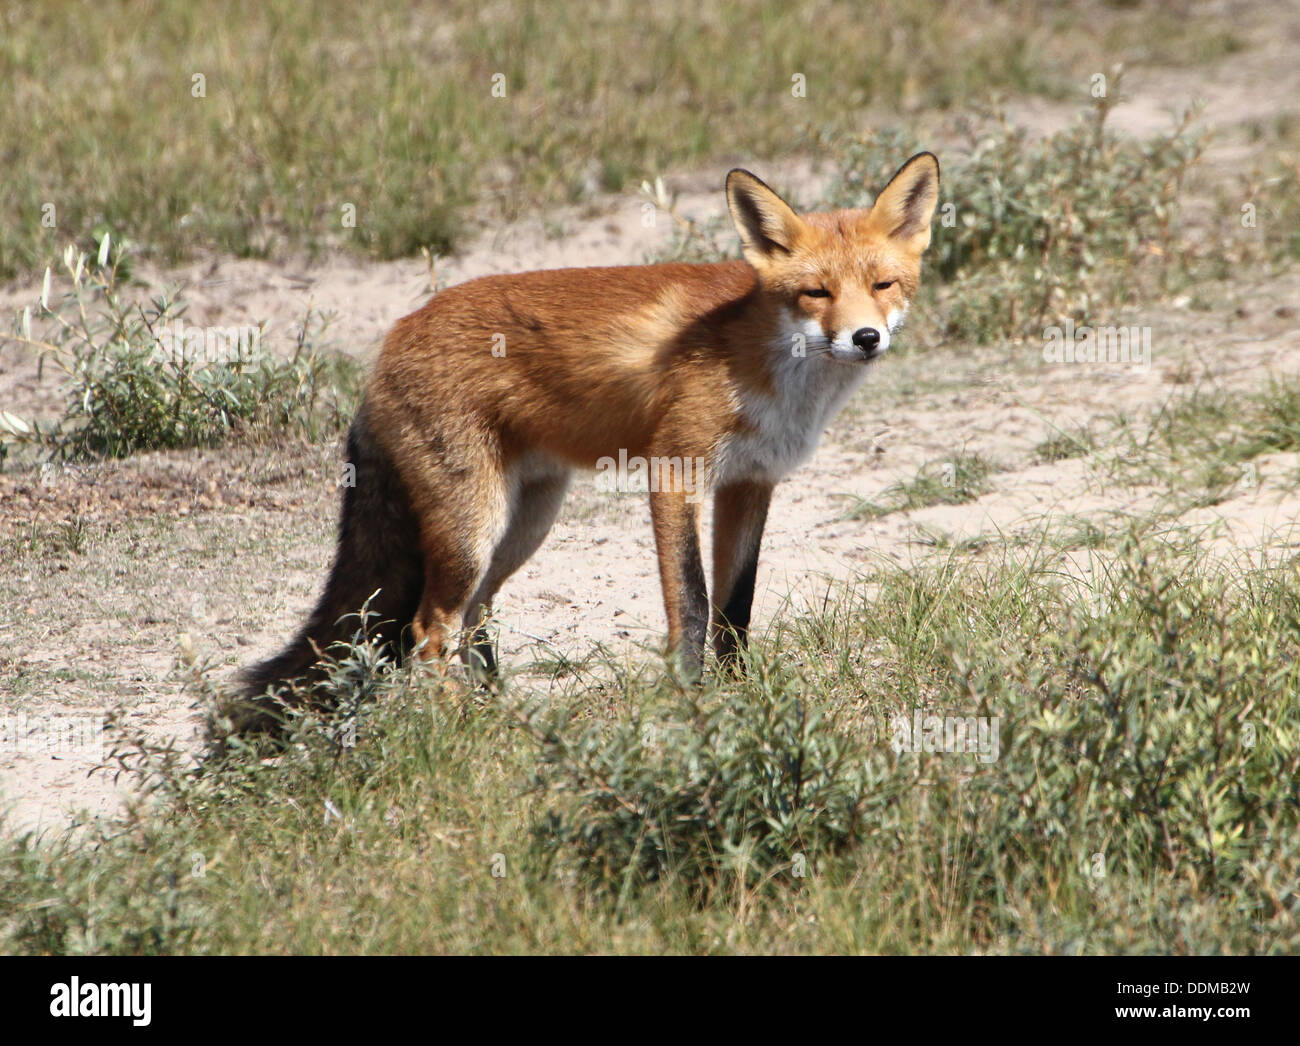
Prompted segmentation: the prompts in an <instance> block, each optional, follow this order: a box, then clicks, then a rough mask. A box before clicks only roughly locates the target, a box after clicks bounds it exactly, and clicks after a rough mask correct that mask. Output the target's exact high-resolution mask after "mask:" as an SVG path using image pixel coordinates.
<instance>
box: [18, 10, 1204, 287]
mask: <svg viewBox="0 0 1300 1046" xmlns="http://www.w3.org/2000/svg"><path fill="white" fill-rule="evenodd" d="M3 16H4V24H5V32H4V34H3V35H2V36H0V82H3V83H5V84H6V87H7V90H6V95H7V99H8V102H9V106H8V108H9V111H10V112H11V113H13V114H17V113H21V114H22V117H21V119H19V118H16V117H11V118H9V119H6V120H3V121H0V155H2V156H4V157H5V178H4V180H3V190H0V191H2V192H3V197H2V198H0V204H2V208H0V209H3V212H4V213H5V215H6V218H7V220H6V221H5V222H3V223H0V276H6V275H12V274H15V273H21V272H32V271H37V272H38V271H39V270H40V268H41V267H43V266H44V265H45V264H46V263H47V262H48V261H49V260H50V258H51V257H52V255H53V254H54V252H55V251H56V250H58V249H60V248H61V245H62V244H63V243H64V242H67V241H68V240H70V239H71V240H75V241H77V242H78V243H80V244H81V246H82V247H83V248H87V249H89V248H90V246H91V245H92V243H93V242H94V241H95V240H97V239H98V237H99V236H101V235H102V233H103V232H105V231H109V232H112V233H113V234H114V236H115V237H116V238H117V239H126V240H130V241H134V242H135V243H136V244H137V245H139V246H140V248H141V249H142V250H143V251H144V252H145V253H146V254H147V255H148V256H149V257H153V258H156V259H158V260H161V261H164V262H170V261H173V260H176V259H178V258H180V257H183V256H185V255H187V254H189V253H191V252H193V251H194V250H196V249H200V248H208V247H216V248H218V249H220V250H225V251H232V252H234V253H236V254H241V255H266V254H269V253H273V252H277V251H280V250H283V249H285V248H306V249H308V250H317V249H322V248H326V247H330V246H333V245H342V246H345V247H349V248H354V249H357V250H360V251H364V252H368V253H371V254H375V255H379V256H383V257H391V256H405V255H410V254H414V253H416V252H417V251H418V250H419V248H421V247H423V246H429V247H432V248H434V249H437V250H445V249H446V248H447V247H449V246H450V245H452V244H453V243H454V242H455V241H456V240H457V239H458V237H460V236H461V234H462V233H463V232H464V230H465V229H466V228H467V226H471V225H473V224H474V223H475V222H476V221H478V220H480V219H483V218H486V219H488V220H498V219H500V218H512V217H514V216H516V215H518V214H519V213H521V212H522V211H524V210H527V209H531V208H534V207H536V206H539V205H542V204H554V203H557V202H576V201H581V200H583V199H585V198H587V197H589V196H590V195H591V194H592V193H593V192H595V191H599V190H620V189H623V188H625V187H627V186H629V185H636V184H639V182H640V180H641V179H643V178H646V177H653V176H654V175H655V174H657V173H660V172H662V171H667V170H669V169H671V168H675V167H678V166H681V165H688V164H689V165H699V164H701V163H702V162H704V161H716V160H718V159H720V158H728V159H734V158H763V159H769V158H771V157H773V156H776V155H781V154H789V153H791V152H794V151H797V150H799V149H800V148H802V147H804V146H807V145H809V144H811V143H812V142H813V141H814V140H815V138H816V135H817V134H820V133H822V132H827V131H829V132H845V131H847V132H857V131H859V130H860V129H861V127H862V125H863V123H864V115H863V114H864V112H865V111H867V110H868V109H869V108H872V109H890V108H893V109H898V108H899V107H900V106H903V105H906V106H909V107H910V106H915V105H918V104H920V105H927V106H932V107H933V106H938V107H943V106H950V105H966V104H969V103H970V102H971V101H972V100H973V99H976V98H978V97H980V96H982V95H984V94H987V93H988V92H989V91H993V90H1010V91H1015V92H1020V93H1023V92H1027V91H1028V92H1034V91H1051V92H1057V93H1059V92H1061V91H1064V90H1066V89H1068V88H1075V87H1076V86H1077V75H1078V74H1077V70H1078V69H1080V68H1089V69H1091V68H1102V67H1103V66H1104V65H1105V64H1106V63H1108V62H1113V61H1116V60H1122V59H1123V58H1124V57H1125V55H1126V54H1128V53H1129V52H1135V48H1136V46H1137V45H1136V44H1135V41H1136V40H1139V39H1142V37H1143V28H1144V27H1145V26H1146V25H1147V24H1148V23H1150V22H1152V20H1158V19H1159V18H1160V17H1161V16H1160V15H1159V14H1158V13H1156V12H1154V11H1153V10H1152V9H1150V8H1148V7H1146V6H1145V5H1144V6H1143V7H1142V8H1139V9H1138V10H1136V11H1129V12H1107V14H1106V17H1105V18H1104V20H1103V24H1102V25H1101V26H1098V24H1097V20H1096V19H1095V18H1094V16H1093V15H1092V14H1091V13H1089V12H1086V11H1083V10H1073V9H1065V10H1055V11H1053V12H1052V13H1051V15H1050V18H1047V19H1043V18H1042V17H1041V16H1042V12H1041V11H1040V10H1039V6H1038V5H1036V4H1032V3H1027V2H1023V0H1021V2H1017V3H1011V4H995V3H987V2H981V3H978V4H976V5H975V7H973V8H972V6H971V5H970V4H965V3H957V2H954V0H924V2H919V3H913V4H910V5H908V6H907V7H906V8H905V9H899V8H897V7H896V6H894V5H888V4H878V3H872V4H868V5H866V6H865V7H863V6H861V5H841V4H833V3H813V4H801V5H798V6H797V7H795V6H790V5H786V4H777V3H751V2H742V0H712V2H709V3H706V4H703V5H701V4H699V3H686V2H683V0H671V2H664V3H659V4H655V5H652V6H651V7H648V8H644V9H641V8H639V9H637V11H636V12H635V14H632V13H631V12H621V11H612V10H609V9H606V8H603V7H598V8H592V7H591V6H590V5H580V4H567V3H542V2H540V0H536V2H530V0H515V2H510V3H505V4H498V5H488V6H485V5H483V4H481V3H478V2H468V0H453V2H448V3H444V4H439V5H437V7H436V8H428V7H425V6H421V5H416V4H411V3H409V2H402V0H376V2H375V3H371V4H368V5H367V6H366V8H365V10H364V11H358V10H357V8H356V7H355V6H354V5H351V4H347V3H342V2H339V0H311V2H307V3H296V2H291V0H274V2H271V3H254V2H240V3H236V4H233V5H232V4H216V3H212V2H209V0H204V2H200V3H195V4H191V3H182V2H179V0H153V2H149V3H140V4H133V5H130V6H128V7H122V6H104V5H93V4H92V5H89V6H87V5H84V4H73V3H71V2H68V0H56V2H52V3H47V4H42V5H40V6H39V7H38V8H37V9H30V8H29V6H27V5H16V4H12V3H6V4H5V5H4V10H3ZM1166 20H1167V19H1166ZM883 25H887V26H888V31H881V30H880V28H879V27H880V26H883ZM864 26H874V27H877V28H875V29H873V30H872V31H864V29H863V27H864ZM1085 26H1086V27H1087V29H1088V31H1087V32H1082V31H1080V30H1081V29H1082V28H1083V27H1085ZM1180 28H1181V30H1182V31H1181V32H1179V33H1176V34H1167V35H1166V37H1165V39H1166V40H1168V41H1170V47H1169V49H1170V51H1171V54H1169V55H1166V56H1164V57H1165V58H1168V59H1173V58H1175V57H1176V56H1177V54H1182V53H1191V51H1190V49H1191V48H1193V47H1195V46H1196V45H1197V41H1200V40H1202V39H1204V38H1205V37H1206V33H1207V32H1209V31H1210V29H1213V28H1214V27H1206V28H1202V27H1201V26H1200V25H1199V23H1196V22H1195V21H1194V20H1184V24H1182V25H1181V26H1180ZM1098 30H1100V31H1098ZM1215 31H1216V32H1217V30H1215ZM828 40H852V41H853V46H852V47H844V46H833V47H828V46H826V41H828ZM1053 70H1057V71H1053ZM498 73H499V74H502V75H503V76H504V81H503V82H504V86H505V96H504V97H498V96H495V95H494V94H493V77H494V76H495V75H496V74H498ZM795 74H802V75H804V76H805V77H806V97H802V98H800V97H795V96H794V95H793V93H792V77H793V76H794V75H795ZM196 76H202V77H204V78H205V80H204V81H203V83H202V87H203V93H202V96H201V97H196V91H197V87H196V82H195V80H194V78H195V77H196ZM47 204H48V205H53V208H54V210H53V212H52V217H53V221H54V224H53V227H47V226H46V225H45V224H44V222H43V219H45V218H46V217H47V216H49V215H50V212H49V211H48V210H47V209H46V205H47ZM348 204H351V205H353V206H355V208H356V214H355V219H356V220H355V225H354V226H345V224H344V222H343V216H344V211H343V208H344V207H345V205H348Z"/></svg>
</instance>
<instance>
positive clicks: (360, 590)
mask: <svg viewBox="0 0 1300 1046" xmlns="http://www.w3.org/2000/svg"><path fill="white" fill-rule="evenodd" d="M726 191H727V203H728V206H729V208H730V211H731V216H732V220H733V221H734V223H735V226H736V230H737V231H738V232H739V234H740V239H741V246H742V249H743V254H744V260H743V261H740V260H738V261H733V262H722V263H718V264H707V265H687V264H677V263H671V264H661V265H643V266H626V267H616V268H587V269H559V270H550V271H543V272H530V273H524V274H521V275H509V276H487V277H483V278H481V279H476V280H471V281H470V282H468V283H464V284H461V285H459V286H455V287H451V288H449V289H447V290H444V291H442V292H440V293H438V294H437V295H435V296H434V297H433V298H432V299H430V301H429V302H428V303H427V304H425V306H424V307H423V308H421V309H419V310H418V311H416V312H414V313H412V314H411V315H409V316H407V317H405V318H404V319H402V320H400V321H398V323H397V325H396V326H395V327H394V328H393V330H392V331H391V333H390V334H389V335H388V337H387V339H386V341H385V342H384V346H383V349H382V351H381V353H380V355H379V358H378V361H377V363H376V365H375V367H374V370H373V373H372V374H371V376H370V379H369V384H368V387H367V391H366V394H365V398H364V402H363V404H362V406H361V408H360V410H359V411H358V413H357V416H356V419H355V420H354V422H353V424H352V428H351V432H350V433H349V436H348V460H349V461H350V463H351V464H352V465H353V466H354V468H355V485H354V486H350V487H348V488H347V489H346V490H345V492H344V497H343V510H342V517H341V519H340V522H339V536H338V550H337V552H336V554H335V558H334V566H333V570H332V572H331V573H330V576H329V580H328V581H327V582H326V585H325V590H324V593H323V594H322V595H321V597H320V600H319V602H318V603H317V605H316V608H315V610H313V612H312V614H311V616H310V618H309V619H308V621H307V623H306V624H305V625H304V627H303V628H302V630H301V631H300V632H299V633H298V635H297V636H296V638H294V639H293V641H292V642H291V643H290V644H289V646H288V647H286V648H285V649H284V650H283V651H282V652H281V653H280V654H278V655H277V656H275V657H273V658H271V659H270V660H268V661H265V662H263V663H262V664H260V665H257V666H256V667H254V668H252V669H251V670H249V671H248V672H247V674H246V675H245V677H244V679H243V683H242V687H241V697H242V699H243V700H244V701H245V702H246V703H245V704H244V705H243V707H244V708H245V709H252V710H253V711H252V713H251V716H252V718H250V719H248V720H247V721H246V722H247V724H251V723H253V722H254V721H255V720H256V721H261V722H262V723H263V725H265V721H266V719H267V716H268V715H269V714H270V713H269V711H268V710H269V709H270V708H271V703H270V698H271V697H272V695H275V694H277V693H280V694H283V695H284V696H285V699H286V700H289V701H293V700H295V699H301V696H302V694H303V692H304V691H302V690H301V689H291V688H292V686H293V684H294V683H295V682H302V683H306V684H312V683H319V681H320V679H321V678H322V675H323V671H324V670H323V668H322V667H321V666H320V665H319V664H318V659H319V656H320V652H322V651H325V650H326V649H327V648H328V647H329V646H330V645H331V644H332V643H334V642H335V641H337V640H340V639H344V638H346V637H348V636H350V635H351V634H352V633H353V632H354V631H355V629H356V620H355V618H353V619H352V620H351V621H350V622H349V621H348V620H347V617H348V616H349V615H353V614H355V613H356V612H357V611H358V610H359V609H360V608H361V606H362V604H363V603H364V602H365V600H366V599H367V597H369V596H371V595H372V594H374V593H375V592H376V591H377V592H378V595H376V596H375V598H374V600H373V601H372V603H371V604H370V610H371V611H373V612H374V613H375V614H377V618H376V619H375V620H376V621H377V622H378V624H377V626H376V630H375V632H374V635H375V638H377V639H378V640H379V641H380V642H381V643H385V644H392V646H393V647H394V648H395V649H397V650H398V651H400V652H403V653H405V652H409V651H412V650H413V651H415V652H416V653H417V655H418V656H420V657H422V658H429V659H432V658H442V657H444V656H445V655H447V654H448V652H449V647H450V646H451V645H453V643H454V641H455V639H456V637H457V636H458V635H463V636H465V637H466V639H465V641H464V643H463V644H462V649H461V652H462V655H463V656H465V657H466V658H467V660H470V661H471V662H472V663H473V664H476V665H478V666H480V668H481V669H482V670H484V671H486V672H489V673H491V672H494V671H495V668H496V661H495V655H494V652H493V649H492V645H491V642H490V640H489V638H488V634H487V631H486V629H485V627H484V626H485V622H486V620H487V614H488V612H489V609H490V607H491V605H492V599H493V597H494V596H495V595H496V593H497V590H498V589H499V588H500V587H501V585H502V583H503V582H504V581H505V580H506V579H507V578H508V577H510V575H511V574H513V573H514V572H515V571H516V570H518V569H519V567H520V566H521V565H523V563H524V562H525V561H526V560H527V559H528V558H529V557H530V556H531V555H532V554H533V553H534V552H535V551H536V550H537V548H538V546H539V545H540V544H541V543H542V540H543V538H545V536H546V534H547V531H549V530H550V528H551V524H552V523H553V522H554V521H555V517H556V515H557V514H558V512H559V510H560V504H561V502H562V501H563V499H564V493H565V488H566V486H567V484H568V482H569V475H570V473H571V471H572V470H573V469H575V468H586V469H591V468H595V467H597V465H598V463H599V462H601V461H602V460H611V459H613V458H615V457H619V458H620V461H623V460H627V458H628V457H636V458H640V459H642V460H648V461H649V462H650V463H651V468H652V469H653V470H654V471H655V475H654V476H653V477H652V479H653V480H654V482H652V483H651V486H650V489H651V491H652V493H651V495H650V515H651V521H652V524H653V530H654V538H655V544H656V547H657V551H658V559H659V576H660V581H661V583H662V586H663V596H664V603H665V607H666V610H667V617H668V648H669V652H670V654H671V655H672V656H673V658H674V659H675V661H676V663H677V665H678V667H679V670H680V671H681V672H682V674H683V675H685V676H686V677H687V678H698V677H699V675H700V673H701V672H702V670H703V665H704V652H705V648H706V645H707V643H708V639H709V634H710V630H711V632H712V636H713V644H714V648H715V650H716V654H717V656H718V658H719V660H720V662H721V663H722V664H724V665H729V666H732V667H734V666H735V664H736V661H737V658H738V656H739V654H740V651H741V649H742V648H743V646H744V644H745V642H746V636H747V632H748V627H749V619H750V607H751V603H752V601H753V595H754V579H755V571H756V569H757V564H758V551H759V543H760V540H761V538H762V534H763V526H764V523H765V520H766V517H767V510H768V502H769V500H770V498H771V495H772V489H773V487H774V486H775V484H776V483H778V482H779V481H780V480H781V479H783V478H784V477H785V476H787V475H789V474H790V472H791V471H793V470H794V469H795V468H796V467H797V466H798V465H799V464H801V463H802V462H803V461H805V460H807V458H808V457H809V456H810V455H811V454H812V452H813V450H814V448H815V447H816V445H817V442H818V440H819V439H820V437H821V434H822V432H823V431H824V430H825V428H826V426H827V425H828V423H829V422H830V421H831V419H832V418H833V417H834V416H835V414H836V413H837V412H838V411H839V409H840V408H841V407H842V406H843V405H844V403H845V401H846V400H847V399H848V398H849V396H850V394H851V393H852V392H853V391H854V389H855V388H856V387H857V386H858V384H859V383H860V382H861V381H862V379H863V377H864V376H865V375H866V373H867V370H868V365H869V364H870V363H871V362H872V361H874V360H876V359H878V358H879V357H880V356H881V355H882V354H883V353H884V352H885V350H886V349H888V348H889V344H890V340H891V338H892V337H893V336H894V334H895V333H896V332H897V331H898V329H899V327H900V325H901V324H902V322H903V318H904V316H905V315H906V313H907V308H908V303H909V302H910V301H911V299H912V297H913V296H914V295H915V294H916V289H917V285H918V282H919V280H920V273H921V256H922V254H923V253H924V251H925V249H926V248H927V247H928V246H929V243H930V222H931V219H932V217H933V214H934V209H935V206H936V204H937V202H938V197H939V162H938V160H937V159H936V158H935V157H934V155H933V154H931V153H919V154H917V155H916V156H913V157H912V158H911V159H910V160H908V161H907V162H906V163H905V164H904V165H903V166H902V167H901V168H900V169H899V170H898V172H897V173H896V174H895V175H894V177H893V178H892V179H891V181H890V182H889V184H888V185H887V186H886V187H885V188H884V190H883V191H881V193H880V195H879V196H878V197H877V198H876V200H875V203H874V204H873V205H872V206H871V207H870V208H863V209H857V210H844V211H836V212H833V213H825V214H806V215H803V216H800V215H798V214H796V213H795V212H794V210H793V209H791V207H790V206H789V205H788V204H787V203H786V202H785V201H784V200H782V199H781V198H780V197H779V196H778V195H777V194H776V193H775V192H773V191H772V190H771V189H769V188H768V187H767V186H766V185H764V184H763V182H761V181H759V179H758V178H756V177H754V175H752V174H750V173H749V172H747V171H743V170H733V171H731V173H730V174H728V176H727V183H726ZM688 460H690V461H699V462H702V463H703V472H704V475H705V477H706V482H707V485H708V489H709V490H710V491H711V492H712V494H713V497H714V530H713V585H712V598H711V599H710V596H709V594H708V592H707V589H706V585H705V578H704V568H703V564H702V560H701V554H700V532H699V528H700V504H699V498H698V497H695V496H692V495H693V494H694V493H695V491H693V490H692V489H688V488H689V487H690V486H691V484H690V483H688V482H687V480H688V479H689V475H688V474H683V472H682V471H681V470H680V469H678V468H677V467H675V465H674V463H676V462H683V461H688ZM688 471H689V470H688ZM462 630H463V631H462ZM249 702H251V703H249Z"/></svg>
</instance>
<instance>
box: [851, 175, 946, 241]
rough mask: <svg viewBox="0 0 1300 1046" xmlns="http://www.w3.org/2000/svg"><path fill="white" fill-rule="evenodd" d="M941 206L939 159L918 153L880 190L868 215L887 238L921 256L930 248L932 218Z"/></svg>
mask: <svg viewBox="0 0 1300 1046" xmlns="http://www.w3.org/2000/svg"><path fill="white" fill-rule="evenodd" d="M938 205H939V159H938V157H936V156H935V155H934V153H917V154H916V155H915V156H913V157H912V158H911V159H910V160H908V161H907V163H905V164H903V166H902V167H900V168H899V169H898V173H896V174H895V175H894V177H893V178H891V179H890V180H889V184H888V185H886V186H885V187H884V189H882V190H881V193H880V195H879V196H877V197H876V202H875V203H874V204H873V205H872V207H871V211H870V213H869V215H868V219H869V220H870V222H871V223H872V224H873V225H875V226H876V227H877V228H878V229H879V230H880V231H881V232H883V233H884V234H885V235H886V236H888V237H890V238H891V239H895V240H902V241H903V242H904V243H905V244H906V246H907V249H908V250H910V251H912V252H913V253H915V254H920V253H921V252H922V251H924V250H925V249H926V248H927V247H929V246H930V219H931V218H933V217H934V209H935V207H937V206H938Z"/></svg>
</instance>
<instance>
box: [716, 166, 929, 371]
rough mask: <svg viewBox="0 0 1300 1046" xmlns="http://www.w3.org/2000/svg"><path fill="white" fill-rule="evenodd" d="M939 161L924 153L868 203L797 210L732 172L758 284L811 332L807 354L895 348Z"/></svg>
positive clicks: (738, 217)
mask: <svg viewBox="0 0 1300 1046" xmlns="http://www.w3.org/2000/svg"><path fill="white" fill-rule="evenodd" d="M938 202H939V161H938V160H937V159H936V158H935V156H934V154H933V153H917V155H915V156H913V157H912V158H911V159H910V160H908V161H907V163H905V164H903V166H902V167H900V168H899V169H898V172H897V173H896V174H895V175H894V177H893V178H892V179H890V182H889V184H888V185H886V186H885V188H884V189H883V190H882V191H881V193H880V195H879V196H877V197H876V202H875V203H874V204H873V205H872V206H871V207H869V208H859V209H855V210H847V211H833V212H830V213H826V214H805V215H798V214H796V213H795V212H794V210H793V209H792V208H791V207H790V205H789V204H787V203H786V202H785V201H784V200H782V199H781V197H779V196H778V195H777V194H776V193H774V192H773V191H772V190H771V189H769V188H768V187H767V186H766V185H764V184H763V183H762V182H761V181H759V180H758V179H757V178H755V177H754V176H753V175H752V174H750V173H749V172H748V171H742V170H739V169H737V170H734V171H732V172H731V173H730V174H728V175H727V204H728V206H729V207H730V209H731V217H732V220H733V221H734V222H735V223H736V230H737V231H738V232H739V233H740V240H741V245H742V248H743V250H744V254H745V259H746V260H747V261H748V262H749V264H750V265H752V266H753V267H754V270H755V272H757V274H758V282H759V286H760V287H761V288H762V290H763V292H764V293H765V294H768V295H770V296H772V297H774V298H775V299H776V300H777V302H778V303H779V304H780V305H781V306H783V307H784V308H785V309H786V310H787V312H788V316H789V319H790V321H791V325H792V327H793V329H794V330H795V331H797V332H800V333H802V334H803V335H804V337H805V339H806V342H805V348H806V350H807V352H808V355H809V356H813V355H820V354H825V355H827V356H829V357H830V358H831V359H833V360H836V361H839V362H842V363H864V362H868V361H870V360H873V359H875V358H876V357H878V356H879V355H880V354H881V353H883V352H884V351H885V350H886V349H887V348H889V340H890V336H891V335H892V334H893V333H894V332H896V331H897V330H898V328H899V327H900V326H902V323H903V317H904V316H905V315H906V314H907V307H908V304H909V303H910V302H911V300H912V297H913V295H915V294H916V288H917V285H918V284H919V283H920V279H921V255H922V254H924V253H925V249H926V247H928V246H929V245H930V219H931V218H932V217H933V215H934V209H935V206H936V205H937V204H938Z"/></svg>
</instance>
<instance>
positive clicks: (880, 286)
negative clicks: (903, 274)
mask: <svg viewBox="0 0 1300 1046" xmlns="http://www.w3.org/2000/svg"><path fill="white" fill-rule="evenodd" d="M897 282H898V281H897V280H881V281H880V282H879V283H877V284H876V285H875V286H874V287H872V288H871V289H872V290H873V291H887V290H889V288H890V287H892V286H893V285H894V284H895V283H897Z"/></svg>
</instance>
